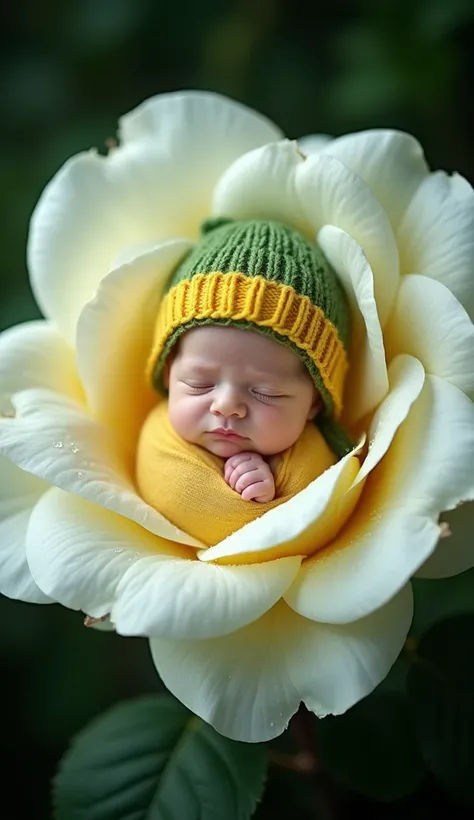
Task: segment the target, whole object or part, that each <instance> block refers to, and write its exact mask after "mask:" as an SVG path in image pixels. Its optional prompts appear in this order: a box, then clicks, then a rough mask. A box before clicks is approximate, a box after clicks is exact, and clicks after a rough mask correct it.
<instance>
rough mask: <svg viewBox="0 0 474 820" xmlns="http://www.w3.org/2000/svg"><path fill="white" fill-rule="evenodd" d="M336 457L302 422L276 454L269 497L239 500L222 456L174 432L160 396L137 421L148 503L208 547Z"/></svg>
mask: <svg viewBox="0 0 474 820" xmlns="http://www.w3.org/2000/svg"><path fill="white" fill-rule="evenodd" d="M336 461H337V458H336V456H335V455H334V453H333V452H332V451H331V450H330V449H329V447H328V445H327V444H326V442H325V440H324V438H323V437H322V435H321V433H320V432H319V430H318V428H317V427H316V426H315V425H314V424H313V423H308V424H307V425H306V427H305V429H304V430H303V433H302V434H301V436H300V438H299V439H298V441H297V442H296V443H295V444H294V445H293V446H292V447H290V448H289V449H288V450H285V451H284V452H283V453H281V454H280V455H279V457H278V458H277V467H276V475H275V489H276V497H275V498H274V500H273V501H269V502H267V503H266V504H262V503H260V502H258V501H243V500H242V498H241V497H240V495H239V493H237V492H235V490H232V489H231V488H230V487H229V485H228V484H226V482H225V481H224V464H225V459H223V458H219V456H215V455H213V454H212V453H209V452H207V450H203V449H202V447H198V446H197V445H196V444H189V443H188V442H186V441H184V440H183V439H182V438H181V437H180V436H178V434H177V433H176V432H175V431H174V429H173V427H172V426H171V424H170V421H169V418H168V404H167V402H166V401H164V400H163V401H162V402H160V404H158V405H157V406H156V407H155V408H154V409H153V410H152V411H151V413H150V415H149V416H148V418H147V420H146V421H145V424H144V425H143V428H142V431H141V434H140V440H139V444H138V452H137V475H136V477H137V484H138V488H139V490H140V493H141V495H142V497H143V498H144V499H145V501H147V502H148V504H150V505H151V506H152V507H154V508H155V509H156V510H158V511H159V512H160V513H161V514H162V515H164V516H165V518H167V519H168V521H171V523H172V524H174V525H175V526H176V527H179V528H180V529H182V530H184V531H185V532H187V533H188V534H189V535H192V536H193V537H194V538H196V539H198V540H199V541H201V542H202V543H203V544H206V546H209V547H210V546H213V545H214V544H218V543H219V541H222V540H223V539H224V538H226V537H227V536H228V535H230V534H231V533H232V532H235V530H238V529H240V528H241V527H243V526H244V524H248V523H249V522H250V521H253V520H254V519H255V518H258V517H259V516H261V515H263V513H265V512H267V511H268V510H271V509H273V507H277V506H278V505H279V504H283V502H284V501H288V499H289V498H291V497H292V496H294V495H296V493H299V492H300V491H301V490H303V489H304V488H305V487H307V486H308V484H310V483H311V481H314V479H315V478H317V477H318V476H319V475H321V473H323V472H324V471H325V470H327V468H328V467H331V465H332V464H335V462H336Z"/></svg>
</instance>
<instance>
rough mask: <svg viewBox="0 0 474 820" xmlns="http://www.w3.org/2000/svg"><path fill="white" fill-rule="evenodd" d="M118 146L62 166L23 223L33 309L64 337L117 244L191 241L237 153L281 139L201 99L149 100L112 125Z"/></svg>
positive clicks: (241, 111)
mask: <svg viewBox="0 0 474 820" xmlns="http://www.w3.org/2000/svg"><path fill="white" fill-rule="evenodd" d="M119 134H120V137H121V139H122V145H121V146H120V147H118V148H116V149H115V150H112V151H111V152H110V153H109V155H108V156H107V157H104V156H100V155H98V154H97V153H96V152H95V151H90V152H88V153H83V154H80V155H78V156H76V157H73V158H72V159H71V160H69V161H68V162H67V163H66V164H65V165H64V166H63V168H62V169H61V170H60V171H59V173H58V174H57V175H56V176H55V177H54V178H53V180H52V181H51V182H50V183H49V185H48V186H47V187H46V188H45V190H44V192H43V194H42V196H41V198H40V200H39V202H38V205H37V207H36V209H35V212H34V214H33V217H32V221H31V229H30V237H29V242H28V264H29V269H30V276H31V283H32V287H33V290H34V292H35V295H36V298H37V301H38V304H39V305H40V307H41V309H42V311H43V313H44V314H45V315H46V316H47V317H49V318H52V319H54V321H55V322H56V323H57V324H58V326H59V328H60V330H61V332H62V333H63V334H64V335H65V337H66V338H67V339H69V340H70V341H71V342H73V341H74V337H75V327H76V321H77V318H78V316H79V314H80V312H81V310H82V308H83V306H84V304H85V303H86V302H87V301H89V300H90V299H91V298H92V297H93V296H94V293H95V291H96V289H97V286H98V284H99V282H100V280H101V279H102V278H103V276H105V274H106V273H108V271H109V270H110V268H111V267H112V263H113V260H114V259H115V258H116V256H117V254H118V253H119V252H120V251H121V250H122V249H123V248H124V247H126V246H133V245H136V246H138V247H142V246H143V244H147V243H150V242H154V241H156V240H159V239H163V238H168V237H173V236H185V237H190V238H195V237H196V236H197V233H198V228H199V223H200V222H201V221H202V220H203V219H204V218H205V217H206V216H207V215H208V214H209V210H210V204H211V196H212V190H213V187H214V185H215V183H216V181H217V180H218V178H219V177H220V176H221V174H222V173H223V172H224V170H225V169H226V168H227V167H228V166H229V165H230V164H231V163H232V162H233V161H234V160H235V159H236V158H237V157H239V156H241V155H242V154H244V153H245V152H246V151H249V150H251V149H253V148H255V147H257V146H259V145H264V144H265V143H267V142H272V141H274V140H277V139H280V138H281V132H280V131H279V130H278V129H277V128H276V127H275V126H274V125H273V124H272V123H271V122H269V120H267V119H265V118H264V117H261V116H260V115H258V114H256V113H255V112H253V111H251V110H250V109H248V108H245V107H244V106H242V105H239V104H238V103H235V102H232V101H231V100H227V99H225V98H224V97H220V96H219V95H217V94H207V93H193V92H190V93H181V92H180V93H173V94H164V95H162V96H158V97H155V98H153V99H151V100H148V102H146V103H144V104H143V105H142V106H139V108H137V109H136V110H135V111H133V112H132V113H131V114H128V115H127V116H126V117H124V118H123V119H122V120H121V123H120V131H119Z"/></svg>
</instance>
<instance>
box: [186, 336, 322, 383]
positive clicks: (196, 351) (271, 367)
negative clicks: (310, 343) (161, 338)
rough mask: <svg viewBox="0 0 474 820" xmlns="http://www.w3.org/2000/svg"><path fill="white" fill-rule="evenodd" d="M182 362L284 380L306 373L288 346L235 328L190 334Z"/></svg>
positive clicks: (187, 337)
mask: <svg viewBox="0 0 474 820" xmlns="http://www.w3.org/2000/svg"><path fill="white" fill-rule="evenodd" d="M177 353H178V351H177ZM179 359H180V360H181V361H182V362H183V361H184V362H186V361H188V362H190V363H191V362H192V363H193V365H194V366H199V365H201V366H202V367H203V368H204V367H208V368H211V367H214V368H216V369H217V368H219V367H220V366H226V365H235V366H236V367H239V368H242V369H245V370H247V371H253V372H255V373H256V374H261V375H265V374H269V375H272V376H275V377H282V378H284V377H290V376H291V377H294V376H298V375H300V374H301V373H306V368H305V367H304V365H303V363H302V361H301V359H300V358H299V357H298V356H297V355H296V353H294V351H293V350H291V349H290V348H289V347H288V346H286V345H285V344H283V343H279V342H277V341H275V339H273V338H271V337H269V336H267V335H264V334H263V333H261V332H258V331H254V330H250V329H247V328H237V327H234V326H232V327H226V326H215V325H204V326H200V327H195V328H192V329H190V330H188V331H187V332H186V333H184V334H183V336H182V337H181V339H180V342H179Z"/></svg>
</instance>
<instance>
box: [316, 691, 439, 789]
mask: <svg viewBox="0 0 474 820" xmlns="http://www.w3.org/2000/svg"><path fill="white" fill-rule="evenodd" d="M316 743H317V748H318V752H319V754H320V757H321V761H322V764H323V766H324V768H325V769H327V770H328V771H329V772H330V774H332V775H333V777H334V778H335V779H336V780H338V781H339V782H341V783H342V784H344V785H345V786H346V787H348V788H350V789H352V790H354V791H357V792H360V793H361V794H365V795H367V796H368V797H372V798H375V799H376V800H396V799H398V798H400V797H403V796H404V795H406V794H409V793H410V792H411V791H413V789H414V788H415V787H416V786H417V785H418V783H419V782H420V780H421V778H422V777H423V774H424V771H425V769H424V766H423V761H422V760H421V757H420V754H419V751H418V747H417V743H416V738H415V733H414V728H413V720H412V715H411V711H410V703H409V701H408V699H407V698H406V697H405V696H403V695H401V694H397V693H396V692H387V693H384V694H379V693H377V692H376V693H374V694H373V695H370V697H367V698H365V699H364V700H362V701H361V702H360V703H358V704H357V705H356V706H353V708H352V709H350V710H349V711H348V712H346V713H345V714H344V715H340V716H338V717H326V718H324V719H322V720H321V721H320V722H319V723H318V736H317V740H316Z"/></svg>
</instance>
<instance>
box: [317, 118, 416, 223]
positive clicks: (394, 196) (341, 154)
mask: <svg viewBox="0 0 474 820" xmlns="http://www.w3.org/2000/svg"><path fill="white" fill-rule="evenodd" d="M323 153H324V154H329V155H330V156H332V157H336V159H339V160H340V161H341V162H343V163H344V165H346V166H347V168H350V169H351V171H354V173H356V174H357V176H359V177H360V178H361V179H363V180H364V182H366V183H367V185H368V186H369V188H370V189H371V191H373V193H374V194H375V196H376V197H377V199H378V201H379V202H380V204H381V205H382V207H383V209H384V211H385V212H386V213H387V214H388V216H389V218H390V221H391V223H392V225H393V226H396V225H397V224H398V222H399V221H400V217H401V216H402V214H403V212H404V211H405V209H406V207H407V206H408V203H409V202H410V200H411V198H412V196H413V194H414V193H415V191H416V190H417V188H418V186H419V185H420V184H421V183H422V181H423V180H424V178H425V177H426V176H427V175H428V173H429V169H428V165H427V164H426V160H425V158H424V155H423V149H422V147H421V145H420V143H419V142H418V141H417V140H416V139H415V138H414V137H412V136H411V135H410V134H404V133H402V132H401V131H389V130H383V129H374V130H371V131H360V132H359V133H357V134H347V135H345V136H343V137H339V138H338V139H334V140H331V142H328V143H327V144H326V145H325V146H324V148H323Z"/></svg>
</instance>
